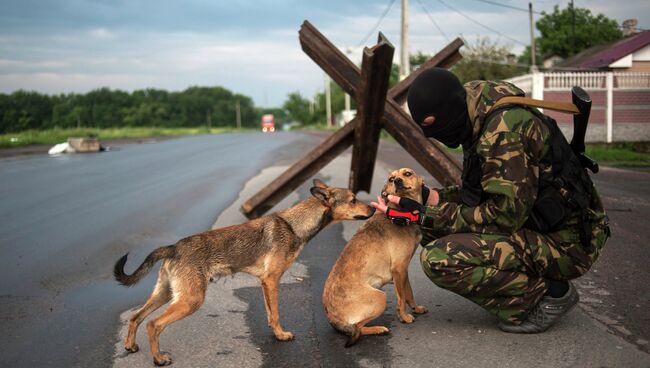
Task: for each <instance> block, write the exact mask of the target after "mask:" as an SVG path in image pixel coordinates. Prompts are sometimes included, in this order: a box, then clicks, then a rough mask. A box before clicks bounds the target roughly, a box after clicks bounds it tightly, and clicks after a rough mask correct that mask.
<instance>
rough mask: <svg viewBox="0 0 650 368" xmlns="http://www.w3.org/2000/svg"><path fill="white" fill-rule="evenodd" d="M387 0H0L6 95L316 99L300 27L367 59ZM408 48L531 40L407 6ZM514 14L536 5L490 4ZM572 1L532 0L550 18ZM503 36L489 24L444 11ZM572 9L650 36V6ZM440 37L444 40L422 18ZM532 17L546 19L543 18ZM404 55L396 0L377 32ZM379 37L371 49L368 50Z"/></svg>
mask: <svg viewBox="0 0 650 368" xmlns="http://www.w3.org/2000/svg"><path fill="white" fill-rule="evenodd" d="M390 2H391V0H376V1H371V0H319V1H307V0H304V1H299V0H294V1H283V0H273V1H271V0H255V1H253V0H245V1H223V0H183V1H171V0H157V1H135V0H16V1H7V0H0V92H5V93H8V92H13V91H15V90H18V89H27V90H36V91H40V92H44V93H50V94H54V93H68V92H87V91H89V90H92V89H95V88H99V87H103V86H106V87H110V88H113V89H122V90H127V91H132V90H134V89H142V88H148V87H154V88H163V89H167V90H170V91H179V90H183V89H185V88H187V87H189V86H193V85H200V86H214V85H221V86H224V87H226V88H228V89H230V90H232V91H234V92H238V93H243V94H246V95H249V96H251V97H252V98H253V99H254V100H255V103H256V105H258V106H280V105H281V104H282V102H283V101H284V99H285V97H286V95H287V93H289V92H292V91H300V93H302V94H303V96H312V95H313V94H314V93H316V92H317V91H319V90H322V89H323V73H322V72H321V71H320V69H319V68H318V67H317V66H316V65H315V64H314V63H313V62H312V61H311V60H310V59H309V58H308V57H307V56H306V55H305V54H304V53H303V52H302V50H301V49H300V44H299V42H298V29H299V28H300V25H301V23H302V21H303V20H305V19H307V20H309V21H310V22H311V23H313V24H314V25H315V26H316V27H317V28H318V29H319V30H320V31H321V32H322V33H323V34H324V35H325V36H326V37H328V38H329V39H330V40H331V41H332V42H333V43H334V44H335V45H337V46H338V47H339V48H341V49H343V50H350V52H351V55H350V57H351V58H352V59H353V60H355V61H359V60H360V58H361V48H360V47H359V46H360V43H361V41H362V40H363V39H364V37H365V36H366V35H367V34H368V32H369V31H371V30H372V29H373V27H374V26H375V24H376V23H377V21H378V19H379V18H380V16H381V15H382V13H383V12H384V11H385V9H386V8H387V6H388V4H389V3H390ZM409 2H410V32H409V42H410V51H411V52H416V51H418V50H420V51H423V52H425V53H435V52H437V51H438V50H440V49H441V48H442V47H444V46H445V45H446V44H447V43H448V42H449V41H450V40H453V38H455V37H457V36H461V35H462V36H463V37H464V38H465V39H466V40H468V41H469V42H474V41H475V40H476V38H477V37H479V36H489V37H490V38H491V39H492V40H494V41H498V42H499V43H501V44H504V45H510V46H511V47H512V49H513V52H514V53H517V54H518V53H520V52H521V51H522V50H523V48H524V45H526V44H528V43H529V28H528V27H529V23H528V14H527V13H526V12H521V11H517V10H514V9H509V8H504V7H499V6H496V5H492V4H488V3H486V2H482V1H479V0H463V1H453V0H444V2H443V1H440V0H410V1H409ZM493 2H496V3H501V4H508V5H511V6H514V7H518V8H527V7H528V1H520V0H493ZM568 2H569V1H564V0H563V1H558V0H546V1H533V7H534V9H535V10H536V11H542V10H546V11H552V9H553V6H554V5H556V4H559V5H560V6H561V7H565V6H566V5H567V4H568ZM445 4H447V5H451V6H452V7H454V8H456V10H459V11H460V12H462V13H463V14H465V15H466V16H467V17H470V18H472V19H474V20H476V21H478V22H479V23H482V24H484V25H486V26H488V27H490V28H492V29H494V30H496V31H498V32H499V33H501V35H499V34H497V33H495V32H493V31H491V30H488V29H486V28H483V27H481V26H479V25H477V24H475V23H473V22H472V21H470V20H468V19H467V18H465V17H463V16H462V15H461V14H459V13H457V12H455V11H454V10H452V9H450V8H449V7H447V6H446V5H445ZM575 4H576V6H578V7H587V8H589V9H591V10H592V12H594V13H604V14H605V15H607V16H608V17H610V18H613V19H615V20H617V21H618V22H622V21H623V20H625V19H628V18H637V19H638V20H639V26H640V27H642V28H646V29H647V28H650V2H649V1H647V0H631V1H625V2H622V1H611V0H594V1H584V0H582V1H581V0H576V1H575ZM424 9H426V11H428V13H429V15H430V16H431V17H432V18H433V19H434V20H435V22H436V23H437V24H438V26H439V27H440V28H441V29H442V30H443V31H444V34H441V33H440V31H439V30H438V29H437V28H436V26H435V25H434V23H433V22H432V20H431V19H430V18H429V16H428V15H427V13H426V12H425V10H424ZM535 17H536V19H537V18H538V17H539V15H536V16H535ZM378 29H379V30H380V31H382V32H384V34H385V35H386V36H387V37H388V39H389V40H390V41H391V42H392V43H393V44H394V45H395V47H396V48H397V49H396V53H395V58H396V59H395V60H396V61H397V58H398V55H399V29H400V0H394V3H393V4H392V7H391V9H390V11H389V12H388V13H387V15H386V17H385V18H384V19H383V21H382V22H381V25H380V26H379V28H378ZM375 40H376V32H375V34H373V35H372V36H371V37H370V38H369V39H368V42H366V45H368V46H370V45H371V44H372V43H373V42H374V41H375Z"/></svg>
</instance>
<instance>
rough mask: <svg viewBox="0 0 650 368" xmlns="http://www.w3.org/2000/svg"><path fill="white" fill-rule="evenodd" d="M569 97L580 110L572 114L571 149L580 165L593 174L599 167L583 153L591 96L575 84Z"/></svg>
mask: <svg viewBox="0 0 650 368" xmlns="http://www.w3.org/2000/svg"><path fill="white" fill-rule="evenodd" d="M571 98H572V100H573V104H574V105H576V107H577V108H578V110H579V111H580V113H579V114H576V115H573V138H572V139H571V149H573V152H574V153H575V154H576V156H578V159H580V163H581V164H582V166H583V167H586V168H588V169H589V170H591V172H593V173H594V174H595V173H597V172H598V169H599V167H598V163H597V162H596V161H594V160H592V159H591V158H589V157H587V155H585V134H586V133H587V123H589V114H590V113H591V97H590V96H589V94H588V93H587V92H586V91H585V90H584V89H582V88H580V87H578V86H575V87H573V88H571Z"/></svg>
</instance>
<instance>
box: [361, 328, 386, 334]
mask: <svg viewBox="0 0 650 368" xmlns="http://www.w3.org/2000/svg"><path fill="white" fill-rule="evenodd" d="M388 332H390V330H389V329H388V327H385V326H371V327H368V326H364V327H361V336H364V335H382V334H385V333H388Z"/></svg>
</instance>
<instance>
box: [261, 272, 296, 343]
mask: <svg viewBox="0 0 650 368" xmlns="http://www.w3.org/2000/svg"><path fill="white" fill-rule="evenodd" d="M281 276H282V275H281V274H280V275H263V276H262V277H261V278H260V279H261V281H262V291H263V292H264V302H265V305H266V310H267V313H268V315H267V318H268V321H269V326H270V327H271V328H272V329H273V333H274V334H275V337H276V338H277V339H278V340H280V341H289V340H293V334H292V333H291V332H289V331H284V330H283V329H282V326H280V317H279V315H278V284H279V283H280V277H281Z"/></svg>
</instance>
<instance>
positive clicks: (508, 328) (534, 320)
mask: <svg viewBox="0 0 650 368" xmlns="http://www.w3.org/2000/svg"><path fill="white" fill-rule="evenodd" d="M578 300H579V296H578V291H577V290H576V288H575V286H573V284H572V283H570V282H569V290H568V291H567V292H566V294H564V296H562V297H560V298H551V297H550V296H545V297H544V298H542V300H541V301H540V302H539V303H538V304H537V305H536V306H535V308H533V310H532V311H531V312H530V313H528V316H527V317H526V319H525V320H524V322H522V323H521V324H520V325H515V324H512V323H509V322H505V321H500V322H499V329H500V330H501V331H505V332H512V333H539V332H544V331H546V330H547V329H548V328H549V327H551V326H552V325H553V324H555V322H557V320H558V319H560V317H562V316H563V315H565V314H567V313H568V312H569V311H570V310H571V308H573V307H574V306H575V305H576V304H578Z"/></svg>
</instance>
